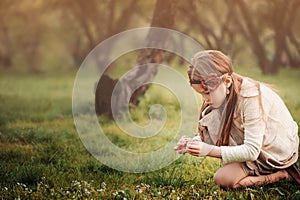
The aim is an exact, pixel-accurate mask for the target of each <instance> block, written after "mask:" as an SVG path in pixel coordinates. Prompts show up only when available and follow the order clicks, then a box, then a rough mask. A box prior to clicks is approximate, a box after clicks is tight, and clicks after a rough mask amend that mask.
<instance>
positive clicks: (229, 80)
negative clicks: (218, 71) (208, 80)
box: [224, 75, 232, 88]
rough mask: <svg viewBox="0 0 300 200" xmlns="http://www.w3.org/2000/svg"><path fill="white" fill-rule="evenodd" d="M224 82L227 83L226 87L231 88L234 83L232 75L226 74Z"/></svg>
mask: <svg viewBox="0 0 300 200" xmlns="http://www.w3.org/2000/svg"><path fill="white" fill-rule="evenodd" d="M224 84H225V86H226V88H230V86H231V84H232V77H231V76H229V75H226V76H225V77H224Z"/></svg>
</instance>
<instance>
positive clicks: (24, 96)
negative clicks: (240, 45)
mask: <svg viewBox="0 0 300 200" xmlns="http://www.w3.org/2000/svg"><path fill="white" fill-rule="evenodd" d="M184 70H185V69H182V68H181V69H180V71H182V72H183V71H184ZM236 71H237V72H238V73H240V74H242V75H246V76H249V77H252V78H255V79H258V80H260V81H264V82H267V83H269V84H271V85H274V86H275V88H276V89H277V90H278V91H279V93H280V95H281V97H282V98H283V100H284V101H285V102H286V104H287V106H288V108H289V110H290V111H291V113H292V115H293V117H294V119H295V120H296V122H297V123H298V125H300V99H299V97H300V90H299V85H300V84H299V83H300V79H299V77H300V71H299V70H292V69H283V70H281V71H280V73H279V74H278V75H276V76H263V75H261V74H260V72H259V70H258V69H256V68H249V69H244V68H237V69H236ZM75 76H76V72H75V71H68V72H65V73H49V74H38V75H34V74H21V73H14V72H4V73H1V74H0V102H1V103H0V199H210V200H212V199H272V200H274V199H300V187H299V186H298V185H296V183H294V182H285V181H282V182H278V183H275V184H269V185H264V186H259V187H251V188H244V189H237V190H224V189H222V188H219V187H218V186H216V185H215V184H214V182H213V174H214V172H215V171H216V170H217V169H218V168H220V167H221V166H222V163H221V162H220V160H218V159H212V158H196V157H192V156H189V155H184V156H182V157H180V158H179V159H178V160H176V161H175V162H173V163H172V164H170V165H169V166H167V167H164V168H162V169H160V170H156V171H154V172H149V173H126V172H121V171H117V170H114V169H111V168H110V167H108V166H105V165H103V164H102V163H100V162H99V161H98V160H96V159H95V158H94V157H93V156H92V155H91V154H90V153H89V152H88V151H87V150H86V149H85V147H84V146H83V144H82V142H81V140H80V138H79V135H78V133H77V131H76V129H75V125H74V122H73V116H72V89H73V83H74V79H75ZM169 96H170V95H169ZM169 96H166V94H165V93H162V92H160V90H159V89H157V88H155V87H151V88H150V90H149V91H148V92H147V93H146V95H145V97H144V98H142V102H141V105H140V106H139V107H138V108H136V109H135V110H133V111H132V118H133V119H134V120H136V121H137V122H138V123H141V124H143V123H144V122H145V121H147V114H145V112H147V110H148V107H147V106H148V105H151V104H157V103H162V104H164V105H165V106H166V110H167V111H168V119H167V120H168V123H167V124H166V126H167V127H166V129H164V130H163V133H162V135H163V136H162V137H160V138H159V140H161V138H164V139H165V140H166V141H168V140H169V139H170V138H171V137H172V131H173V129H174V127H175V128H176V122H177V120H178V116H179V114H180V108H179V107H178V105H177V104H176V102H175V103H174V102H173V100H174V99H173V97H169ZM99 121H100V122H101V123H102V125H103V127H104V129H105V130H107V131H108V133H109V135H108V137H109V138H110V139H111V141H112V142H113V143H115V144H116V145H119V146H121V147H124V148H126V147H128V148H130V147H131V145H130V143H131V142H132V141H131V140H130V139H128V138H127V137H125V136H123V134H122V132H121V131H120V130H119V129H118V128H116V125H115V124H114V122H113V121H111V120H109V119H107V118H105V117H101V118H100V119H99ZM195 123H196V122H195ZM157 141H158V140H156V139H153V141H152V142H151V145H149V146H147V144H144V145H145V147H143V148H145V149H143V150H147V148H149V149H151V148H159V147H160V146H159V145H158V146H155V144H157V143H158V142H157ZM162 142H163V141H162ZM153 145H154V146H153ZM136 147H137V148H138V147H139V146H138V145H137V146H136ZM298 164H299V162H298ZM298 166H299V165H298Z"/></svg>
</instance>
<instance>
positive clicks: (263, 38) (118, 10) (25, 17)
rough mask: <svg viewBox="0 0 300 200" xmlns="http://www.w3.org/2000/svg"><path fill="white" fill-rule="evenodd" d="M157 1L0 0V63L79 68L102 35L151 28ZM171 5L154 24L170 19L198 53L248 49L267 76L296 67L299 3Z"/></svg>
mask: <svg viewBox="0 0 300 200" xmlns="http://www.w3.org/2000/svg"><path fill="white" fill-rule="evenodd" d="M159 2H160V1H157V2H156V1H137V0H124V1H122V2H120V1H116V0H110V1H105V0H101V1H99V0H90V1H84V0H77V1H72V0H50V1H38V0H31V1H25V0H21V1H10V0H1V2H0V41H1V46H0V66H1V67H2V68H10V67H16V68H18V67H27V68H29V69H31V70H32V71H33V72H35V71H39V70H40V68H41V66H43V65H49V66H48V67H49V68H51V64H48V63H45V62H46V60H47V61H49V57H50V56H49V55H50V54H51V55H52V57H51V59H52V60H56V62H58V63H57V65H59V66H61V67H64V65H66V60H68V62H69V64H68V65H73V66H76V67H78V66H80V63H81V62H82V60H83V59H84V58H85V56H86V55H87V53H88V52H89V51H90V50H92V49H93V48H94V47H95V46H96V45H97V44H98V43H99V42H101V41H103V40H105V39H106V38H108V37H110V36H112V35H114V34H116V33H118V32H121V31H124V30H127V29H130V28H136V27H143V26H150V25H151V24H152V25H153V23H154V22H153V20H154V19H155V16H157V14H159V13H160V12H156V13H157V14H154V15H153V13H154V10H155V9H156V7H157V6H158V4H159ZM176 4H177V5H176V10H175V11H176V15H174V16H173V14H172V13H169V14H170V16H171V17H170V16H169V17H168V13H166V17H164V18H162V19H159V23H167V22H166V21H167V20H171V19H170V18H173V19H172V21H174V24H173V26H172V27H173V29H175V30H178V31H181V32H184V33H186V34H188V35H190V36H192V37H194V38H195V39H197V40H198V41H200V43H201V44H203V47H204V48H206V49H219V50H222V51H224V52H225V53H227V54H229V55H230V56H231V57H233V58H234V59H239V56H240V55H241V54H242V53H244V52H251V58H252V59H255V60H256V61H257V65H258V66H259V67H260V68H261V70H262V72H263V73H265V74H275V73H277V72H278V70H279V69H280V68H281V67H285V66H289V67H294V68H299V66H300V24H299V23H298V21H299V19H300V14H299V13H300V12H299V11H300V1H299V0H288V1H286V0H260V1H258V0H256V1H247V0H225V1H211V0H187V1H178V2H177V3H176ZM170 5H173V4H170ZM158 10H161V11H162V10H163V8H160V9H158ZM158 26H159V25H158ZM50 47H51V48H50ZM49 49H50V50H49ZM57 49H60V50H59V51H57V52H56V50H57ZM108 53H109V52H108ZM45 58H47V59H45ZM168 58H169V59H170V58H172V57H168Z"/></svg>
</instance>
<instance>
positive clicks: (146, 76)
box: [95, 0, 177, 115]
mask: <svg viewBox="0 0 300 200" xmlns="http://www.w3.org/2000/svg"><path fill="white" fill-rule="evenodd" d="M176 5H177V1H175V0H157V2H156V5H155V9H154V13H153V17H152V22H151V26H152V27H163V28H172V27H173V25H174V16H175V11H176ZM152 37H153V36H152V32H151V31H150V32H149V33H148V36H147V41H150V42H151V38H152ZM167 37H168V36H167V35H165V36H164V35H162V36H161V40H160V42H161V43H163V42H166V41H167V40H168V38H167ZM163 58H164V51H162V50H159V49H144V50H142V51H141V52H140V53H139V55H138V58H137V61H136V63H137V65H142V64H147V63H157V64H159V63H162V61H163ZM157 71H158V66H153V67H142V68H137V67H135V68H134V69H133V70H132V71H131V76H130V78H125V79H123V80H121V81H122V83H123V84H122V86H123V88H122V90H120V98H121V99H129V98H128V97H129V95H131V94H132V96H131V97H130V103H131V104H132V105H138V104H139V97H140V96H142V95H144V93H145V92H146V90H147V89H148V85H144V86H142V87H140V88H138V89H137V90H136V91H132V90H133V88H136V87H135V86H138V85H139V84H140V83H139V82H137V81H136V80H138V81H141V82H142V83H146V82H149V81H151V80H152V79H153V78H154V77H155V75H156V74H157ZM105 79H106V78H105ZM102 80H104V79H102ZM102 80H100V81H99V84H98V86H97V90H96V96H95V101H96V102H97V103H96V106H97V104H98V105H103V103H102V101H103V97H102V95H101V88H100V87H105V88H106V89H107V90H110V91H112V88H113V85H110V86H108V85H106V86H101V83H103V81H102ZM110 82H111V81H110ZM108 88H109V89H108ZM102 89H103V88H102ZM109 106H110V105H109ZM113 106H114V108H115V109H116V110H117V111H119V113H118V115H119V114H121V113H122V111H124V110H125V108H124V107H125V106H126V105H124V104H121V103H119V102H116V104H115V105H113ZM97 110H101V108H97V107H96V111H97ZM105 110H106V109H105ZM98 114H102V113H98Z"/></svg>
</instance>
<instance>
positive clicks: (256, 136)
mask: <svg viewBox="0 0 300 200" xmlns="http://www.w3.org/2000/svg"><path fill="white" fill-rule="evenodd" d="M259 98H260V97H259V96H255V97H250V98H244V100H243V106H242V109H243V111H242V113H243V121H244V123H243V126H244V144H242V145H239V146H222V147H221V154H222V161H223V163H224V164H226V163H231V162H243V161H254V160H256V159H257V158H258V156H259V153H260V150H261V147H262V143H263V138H264V135H265V131H266V123H265V120H264V112H263V108H262V107H261V106H260V103H259Z"/></svg>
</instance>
